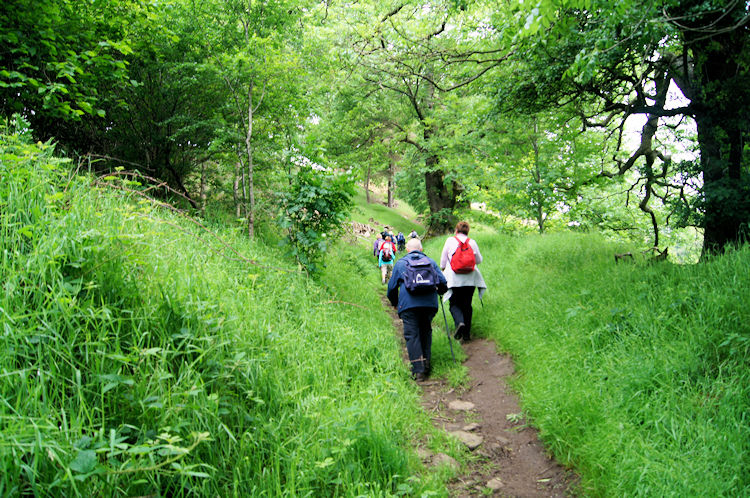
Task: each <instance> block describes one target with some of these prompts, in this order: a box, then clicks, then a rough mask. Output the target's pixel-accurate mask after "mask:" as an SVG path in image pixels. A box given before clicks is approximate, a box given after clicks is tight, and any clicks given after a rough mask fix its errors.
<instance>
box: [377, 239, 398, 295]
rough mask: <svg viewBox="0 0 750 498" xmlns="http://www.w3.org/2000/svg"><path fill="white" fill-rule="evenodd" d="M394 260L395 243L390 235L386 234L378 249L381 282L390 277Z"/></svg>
mask: <svg viewBox="0 0 750 498" xmlns="http://www.w3.org/2000/svg"><path fill="white" fill-rule="evenodd" d="M394 261H396V244H394V243H393V241H392V240H391V236H390V235H386V236H385V240H384V241H383V243H382V244H380V248H379V249H378V266H379V267H380V275H381V280H382V282H383V284H385V283H387V282H388V280H389V279H390V278H391V273H392V272H393V262H394Z"/></svg>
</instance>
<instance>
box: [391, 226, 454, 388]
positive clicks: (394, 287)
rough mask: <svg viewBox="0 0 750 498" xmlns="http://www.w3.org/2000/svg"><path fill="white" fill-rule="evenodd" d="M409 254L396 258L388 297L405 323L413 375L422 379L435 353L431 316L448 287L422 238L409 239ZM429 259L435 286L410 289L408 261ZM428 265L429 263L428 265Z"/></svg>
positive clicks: (424, 377)
mask: <svg viewBox="0 0 750 498" xmlns="http://www.w3.org/2000/svg"><path fill="white" fill-rule="evenodd" d="M406 251H407V254H406V256H404V257H403V258H401V259H399V260H398V261H397V262H396V265H395V266H394V268H393V275H391V279H390V280H389V281H388V300H389V301H390V302H391V304H392V305H393V306H397V307H398V316H399V317H401V321H402V322H403V324H404V339H406V351H407V352H408V353H409V361H410V362H411V372H412V377H414V379H415V380H417V381H423V380H425V379H426V378H427V376H428V375H429V374H430V358H431V356H432V318H433V317H434V316H435V313H437V309H438V297H437V295H438V294H444V293H445V292H446V291H447V290H448V286H447V281H446V280H445V276H444V275H443V272H441V271H440V267H438V265H437V263H435V261H434V260H432V259H431V258H428V257H427V256H426V255H425V254H424V253H423V252H422V243H421V242H420V241H419V239H409V241H408V242H407V243H406ZM425 258H426V259H427V260H429V262H430V263H431V264H432V267H433V270H434V274H433V275H434V276H435V277H436V281H435V286H434V289H433V288H430V289H428V290H427V291H426V292H425V291H424V290H420V292H419V293H417V292H410V291H409V290H408V289H407V287H406V278H407V273H409V272H408V268H407V265H408V264H409V261H412V262H416V261H418V260H421V261H424V259H425ZM428 266H429V265H428Z"/></svg>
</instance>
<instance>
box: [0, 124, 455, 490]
mask: <svg viewBox="0 0 750 498" xmlns="http://www.w3.org/2000/svg"><path fill="white" fill-rule="evenodd" d="M64 170H67V167H66V166H65V165H60V164H59V162H58V161H57V160H55V159H54V158H53V157H52V150H51V147H49V146H44V145H33V144H30V143H28V141H27V140H26V139H25V138H24V137H23V135H22V134H19V133H16V134H3V135H2V143H0V255H1V258H2V259H1V260H0V281H1V282H2V293H1V294H0V495H2V496H21V495H24V496H26V495H35V496H81V495H88V496H121V495H127V496H146V495H149V496H156V495H158V496H188V495H190V496H279V495H285V496H357V495H367V496H397V495H415V494H416V495H420V494H422V495H427V496H429V495H444V494H445V492H444V489H443V486H442V484H441V479H443V478H444V477H445V476H444V475H443V474H441V473H440V472H438V473H434V472H428V471H426V470H425V469H424V468H423V467H422V466H421V464H420V463H419V461H418V459H417V458H416V457H415V453H414V449H413V444H414V443H415V442H417V441H423V440H425V439H427V440H429V441H431V442H430V444H431V445H436V446H437V447H441V448H443V447H444V448H443V449H444V450H445V451H449V452H454V453H455V452H457V451H458V450H457V449H456V447H455V445H453V446H452V445H450V444H447V443H446V442H445V441H443V440H441V438H440V437H438V436H433V435H432V432H431V428H430V424H429V421H428V419H427V418H426V416H425V415H424V414H423V413H422V412H421V411H420V409H419V403H418V393H417V390H416V389H415V387H414V385H413V383H412V382H411V380H410V379H409V375H408V370H407V368H406V367H405V365H404V363H403V362H402V360H401V357H400V354H399V347H398V343H397V339H396V337H395V336H394V334H393V329H392V327H391V325H390V322H389V319H388V316H387V315H386V313H385V312H384V310H383V308H382V304H381V303H380V301H379V300H377V299H373V295H374V292H373V289H374V288H375V287H376V286H375V285H373V284H371V283H369V282H370V281H368V280H367V279H368V278H371V277H370V273H369V272H370V271H371V269H370V268H369V267H367V264H368V263H369V261H367V259H366V258H367V257H368V254H366V253H362V254H360V253H359V250H353V249H348V248H345V247H344V248H343V249H342V250H341V252H340V253H339V254H337V255H333V254H332V255H331V257H332V258H333V257H334V256H337V257H338V259H336V260H335V261H336V264H335V265H330V269H329V270H328V279H329V280H330V283H329V285H328V287H323V286H320V285H318V284H316V283H314V282H312V281H310V280H308V279H307V278H305V277H304V275H302V274H301V273H300V272H298V271H297V269H296V267H295V266H293V265H291V264H288V263H286V262H285V261H284V260H283V258H282V257H281V256H280V252H278V251H277V250H276V249H275V248H271V247H267V246H265V245H264V244H263V243H262V242H259V241H256V242H247V241H245V240H243V239H242V238H241V236H240V235H235V234H233V233H232V232H230V231H225V232H222V233H221V234H220V235H214V234H210V233H208V232H206V231H205V230H203V229H201V228H200V227H199V226H197V225H196V224H194V223H192V222H190V220H188V219H186V218H184V217H182V216H180V215H178V214H175V213H172V212H170V211H169V210H166V209H162V208H159V207H157V205H155V204H154V203H151V202H149V201H146V200H144V199H142V198H141V197H139V196H137V195H133V194H128V193H127V189H137V188H138V186H137V185H134V184H128V183H127V182H122V181H120V180H116V179H112V180H109V181H111V182H112V183H113V184H114V185H115V186H117V187H119V188H120V190H116V189H107V188H94V187H93V186H92V184H91V178H87V177H74V178H69V177H68V176H67V175H66V174H63V171H64ZM122 189H126V190H122ZM357 268H359V270H358V269H357ZM358 272H360V273H361V277H362V281H359V280H358V276H357V275H358Z"/></svg>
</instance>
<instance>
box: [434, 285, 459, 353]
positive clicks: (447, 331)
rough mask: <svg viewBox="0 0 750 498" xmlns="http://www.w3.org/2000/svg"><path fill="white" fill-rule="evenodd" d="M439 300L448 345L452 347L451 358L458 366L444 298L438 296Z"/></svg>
mask: <svg viewBox="0 0 750 498" xmlns="http://www.w3.org/2000/svg"><path fill="white" fill-rule="evenodd" d="M438 300H439V301H440V309H441V310H443V320H444V321H445V335H447V336H448V345H449V346H450V347H451V357H453V364H454V365H455V364H456V355H455V354H453V343H452V342H451V333H450V331H449V330H448V318H446V316H445V306H443V298H442V296H438Z"/></svg>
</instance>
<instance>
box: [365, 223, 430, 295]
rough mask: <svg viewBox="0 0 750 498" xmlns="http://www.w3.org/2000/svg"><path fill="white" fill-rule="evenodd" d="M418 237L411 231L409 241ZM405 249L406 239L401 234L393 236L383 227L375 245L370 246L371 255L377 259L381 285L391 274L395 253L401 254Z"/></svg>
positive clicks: (388, 229) (387, 228) (415, 232)
mask: <svg viewBox="0 0 750 498" xmlns="http://www.w3.org/2000/svg"><path fill="white" fill-rule="evenodd" d="M418 238H419V235H418V234H417V231H416V230H412V231H411V233H410V234H409V239H418ZM405 248H406V237H405V236H404V233H403V232H398V234H397V235H393V231H392V230H391V229H390V228H389V227H387V226H386V227H385V228H384V229H383V231H382V232H380V233H379V234H378V238H377V239H375V243H374V244H373V245H372V255H373V256H375V257H376V258H378V268H380V280H381V282H382V283H383V285H385V284H386V282H388V280H389V279H390V278H391V273H392V272H393V264H394V262H395V260H396V253H398V252H403V251H404V249H405Z"/></svg>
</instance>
